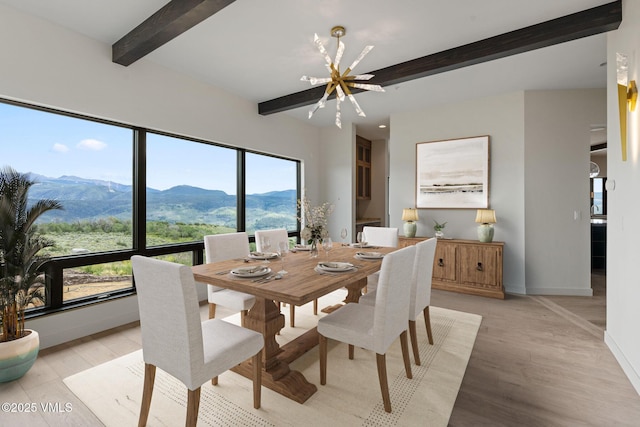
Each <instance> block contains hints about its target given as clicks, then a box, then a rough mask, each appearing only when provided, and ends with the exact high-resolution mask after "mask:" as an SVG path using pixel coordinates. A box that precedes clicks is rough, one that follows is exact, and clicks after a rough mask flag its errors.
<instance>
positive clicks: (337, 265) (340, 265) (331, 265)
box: [318, 262, 345, 268]
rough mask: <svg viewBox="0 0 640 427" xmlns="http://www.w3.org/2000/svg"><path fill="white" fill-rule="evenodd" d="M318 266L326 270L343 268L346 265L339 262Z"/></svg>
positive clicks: (321, 263)
mask: <svg viewBox="0 0 640 427" xmlns="http://www.w3.org/2000/svg"><path fill="white" fill-rule="evenodd" d="M318 266H319V267H326V268H343V267H344V266H345V265H344V264H340V263H337V262H319V263H318Z"/></svg>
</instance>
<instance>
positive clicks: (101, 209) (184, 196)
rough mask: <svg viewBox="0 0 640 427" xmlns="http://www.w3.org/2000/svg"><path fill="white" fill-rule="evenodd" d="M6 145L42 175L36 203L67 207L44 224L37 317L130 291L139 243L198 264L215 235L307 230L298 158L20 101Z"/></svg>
mask: <svg viewBox="0 0 640 427" xmlns="http://www.w3.org/2000/svg"><path fill="white" fill-rule="evenodd" d="M0 153H2V157H1V158H0V159H1V160H0V162H1V164H0V167H1V166H11V167H13V168H14V169H16V170H17V171H18V172H23V173H26V172H30V173H31V174H32V176H33V177H34V178H36V180H37V182H38V184H36V185H34V186H33V187H32V190H31V192H30V202H33V201H35V200H38V199H42V198H51V199H56V200H58V201H60V202H61V204H62V205H63V207H64V210H61V211H51V212H47V213H46V214H45V215H43V216H42V218H41V221H40V222H39V223H38V224H37V227H38V230H39V232H40V233H41V234H43V235H45V237H48V238H50V239H51V240H53V241H54V242H55V246H54V247H53V248H50V249H47V250H48V255H50V256H51V257H52V262H50V263H49V264H48V265H47V267H46V275H47V288H46V303H45V305H44V306H43V307H35V308H33V309H31V310H30V312H29V316H34V315H38V314H41V313H48V312H51V311H55V310H58V309H60V308H62V307H64V306H72V305H79V304H87V303H90V302H93V301H101V300H104V299H105V298H115V297H118V296H122V295H129V294H131V293H132V292H134V291H135V288H134V284H133V282H132V280H131V265H130V262H129V259H130V258H131V256H132V255H133V254H143V255H147V256H153V257H159V258H162V259H169V260H172V261H175V262H180V263H182V264H185V265H193V264H197V263H201V262H202V261H203V246H204V245H203V240H202V237H203V236H204V235H206V234H219V233H229V232H234V231H236V230H246V231H248V232H249V234H250V235H253V231H254V230H256V229H265V228H275V227H284V228H286V229H287V230H288V231H289V232H290V235H292V236H295V235H297V233H298V224H297V222H296V200H297V198H298V197H299V193H300V189H299V182H300V177H299V173H300V163H299V162H298V161H295V160H290V159H285V158H280V157H275V156H271V155H265V154H261V153H256V152H250V151H247V150H245V149H241V148H233V147H225V146H222V145H220V144H214V143H211V142H207V141H195V140H191V139H187V138H182V137H180V136H177V135H165V134H160V133H157V132H153V131H150V130H147V129H142V128H137V127H132V126H124V125H121V124H118V123H111V122H106V121H100V120H94V119H91V118H88V117H83V116H79V115H74V114H67V113H62V112H57V111H53V110H49V109H40V108H37V107H31V106H27V105H23V104H18V103H14V102H10V101H2V102H0Z"/></svg>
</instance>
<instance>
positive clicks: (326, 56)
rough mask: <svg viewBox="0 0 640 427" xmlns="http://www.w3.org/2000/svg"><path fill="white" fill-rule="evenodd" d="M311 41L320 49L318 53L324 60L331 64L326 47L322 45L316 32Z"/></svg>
mask: <svg viewBox="0 0 640 427" xmlns="http://www.w3.org/2000/svg"><path fill="white" fill-rule="evenodd" d="M313 43H314V44H315V45H316V47H317V48H318V50H319V51H320V54H321V55H322V56H323V57H324V60H325V61H326V63H327V64H331V58H330V57H329V53H327V49H325V48H324V45H323V44H322V41H321V40H320V37H318V34H314V35H313Z"/></svg>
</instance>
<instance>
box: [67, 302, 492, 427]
mask: <svg viewBox="0 0 640 427" xmlns="http://www.w3.org/2000/svg"><path fill="white" fill-rule="evenodd" d="M344 296H345V293H344V292H343V291H342V290H340V291H336V292H334V293H333V294H331V295H328V296H326V297H323V298H321V299H320V307H325V306H327V305H332V304H335V303H337V302H339V301H341V300H342V298H344ZM283 312H284V313H288V307H285V308H283ZM323 315H324V314H322V313H321V314H319V316H323ZM226 320H228V321H231V322H233V323H239V316H238V315H236V316H231V317H228V318H227V319H226ZM288 322H289V319H288V316H287V319H286V323H287V324H288ZM480 322H481V316H478V315H475V314H469V313H462V312H458V311H453V310H447V309H443V308H439V307H431V325H432V328H433V333H434V345H429V343H428V341H427V334H426V330H425V327H424V319H422V320H419V321H418V324H417V327H418V338H419V344H420V345H419V347H420V358H421V361H422V365H421V366H416V365H415V364H413V356H411V360H412V370H413V379H407V378H406V376H405V374H404V367H403V363H402V354H401V351H400V343H399V341H397V342H396V343H394V344H393V345H392V346H391V349H390V351H389V353H388V354H387V373H388V378H389V388H390V394H391V406H392V410H393V412H392V413H390V414H388V413H386V412H385V411H384V408H383V406H382V398H381V397H380V387H379V383H378V375H377V368H376V361H375V354H373V353H372V352H369V351H366V350H362V349H358V348H356V352H355V359H354V360H349V358H348V356H347V346H346V345H345V344H341V343H337V342H333V341H330V343H329V354H328V360H327V385H325V386H322V385H320V379H319V378H320V372H319V366H318V351H317V347H316V348H315V349H312V350H311V351H309V352H308V353H306V354H305V355H303V356H302V357H301V358H299V359H298V360H296V361H295V362H294V363H293V364H292V365H291V367H292V369H296V370H299V371H301V372H303V374H304V375H305V377H306V378H307V380H308V381H310V382H312V383H314V384H316V385H317V386H318V391H317V392H316V393H315V394H314V395H313V396H311V397H310V398H309V399H308V400H307V401H306V402H305V403H304V404H298V403H296V402H293V401H292V400H289V399H287V398H285V397H284V396H281V395H279V394H277V393H275V392H273V391H271V390H269V389H267V388H264V387H263V388H262V407H261V408H260V409H253V401H252V391H251V390H252V388H251V387H252V383H251V380H249V379H246V378H244V377H242V376H240V375H237V374H235V373H233V372H226V373H225V374H222V375H221V376H220V377H219V384H218V385H217V386H215V387H214V386H212V385H211V383H210V382H208V383H206V384H204V385H203V387H202V393H201V401H200V411H199V416H198V425H199V426H278V427H279V426H300V425H305V426H332V427H338V426H416V425H420V426H446V425H447V423H448V421H449V417H450V415H451V411H452V410H453V405H454V403H455V400H456V396H457V394H458V390H459V388H460V384H461V382H462V377H463V376H464V372H465V370H466V367H467V362H468V361H469V357H470V355H471V351H472V349H473V344H474V342H475V338H476V335H477V332H478V328H479V326H480ZM316 324H317V317H316V316H314V315H313V314H312V304H307V305H305V306H303V307H296V327H295V328H289V327H285V328H284V329H283V330H282V335H280V336H279V337H278V341H279V342H280V343H281V344H282V343H285V342H287V341H288V340H291V339H293V338H295V337H296V336H297V335H299V334H300V333H302V332H304V331H305V330H306V329H307V328H310V327H313V326H315V325H316ZM143 375H144V363H143V361H142V351H141V350H140V351H136V352H133V353H131V354H128V355H126V356H122V357H120V358H118V359H115V360H112V361H110V362H107V363H104V364H102V365H99V366H96V367H94V368H91V369H88V370H86V371H83V372H80V373H78V374H75V375H73V376H70V377H68V378H65V380H64V383H65V384H66V385H67V387H69V389H71V391H72V392H73V393H74V394H75V395H76V396H78V398H79V399H80V400H82V402H83V403H84V404H85V405H86V406H87V407H88V408H89V409H90V410H91V411H92V412H93V413H94V414H95V415H96V416H97V417H98V418H99V419H100V420H101V421H102V422H103V423H104V424H105V425H106V426H114V427H120V426H132V425H137V420H138V414H139V411H140V400H141V396H142V383H143ZM186 395H187V393H186V387H185V386H184V385H183V384H182V383H180V382H179V381H177V380H175V379H174V378H173V377H171V376H169V375H168V374H166V373H164V372H163V371H161V370H160V369H158V371H157V374H156V382H155V388H154V394H153V399H152V402H151V411H150V415H149V422H148V425H149V426H177V425H184V421H185V415H186Z"/></svg>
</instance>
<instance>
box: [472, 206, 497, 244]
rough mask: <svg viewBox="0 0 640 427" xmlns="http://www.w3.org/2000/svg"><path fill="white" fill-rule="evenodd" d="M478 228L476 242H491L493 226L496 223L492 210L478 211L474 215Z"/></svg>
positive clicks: (494, 213) (494, 212)
mask: <svg viewBox="0 0 640 427" xmlns="http://www.w3.org/2000/svg"><path fill="white" fill-rule="evenodd" d="M476 222H477V223H479V224H480V225H479V226H478V240H480V241H481V242H483V243H489V242H491V241H492V240H493V224H495V223H496V211H494V210H493V209H478V212H477V214H476Z"/></svg>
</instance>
